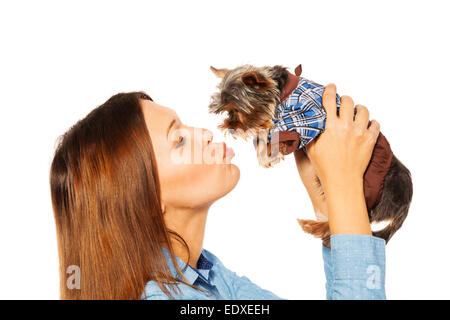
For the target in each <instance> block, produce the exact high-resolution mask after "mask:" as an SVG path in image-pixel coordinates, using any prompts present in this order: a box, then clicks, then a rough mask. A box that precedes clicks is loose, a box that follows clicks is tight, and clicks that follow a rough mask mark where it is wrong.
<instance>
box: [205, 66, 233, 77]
mask: <svg viewBox="0 0 450 320" xmlns="http://www.w3.org/2000/svg"><path fill="white" fill-rule="evenodd" d="M209 68H210V69H211V71H212V72H214V74H215V75H216V76H218V77H219V78H223V77H225V75H226V74H227V73H228V71H230V70H228V69H216V68H214V67H213V66H210V67H209Z"/></svg>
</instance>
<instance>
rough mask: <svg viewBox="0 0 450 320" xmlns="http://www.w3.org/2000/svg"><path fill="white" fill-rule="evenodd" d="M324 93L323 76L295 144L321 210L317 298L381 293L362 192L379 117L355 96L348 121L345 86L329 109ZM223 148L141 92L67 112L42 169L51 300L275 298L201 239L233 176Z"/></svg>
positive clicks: (377, 244)
mask: <svg viewBox="0 0 450 320" xmlns="http://www.w3.org/2000/svg"><path fill="white" fill-rule="evenodd" d="M335 96H336V87H335V86H334V85H329V86H327V88H326V90H325V92H324V96H323V105H324V107H325V109H326V111H327V115H328V118H327V126H326V130H325V131H324V132H323V133H322V134H321V136H320V137H319V138H318V139H316V140H315V141H313V142H312V143H310V144H309V145H308V149H307V154H305V153H304V152H303V151H298V152H296V154H295V159H296V163H297V167H298V169H299V173H300V177H301V180H302V181H303V183H304V185H305V187H306V189H307V191H308V194H309V196H310V198H311V201H312V203H313V206H314V208H315V211H316V213H317V215H320V217H321V216H322V215H326V216H328V218H329V224H330V230H331V233H332V235H331V249H328V248H327V247H325V246H323V247H322V251H323V258H324V264H325V273H326V279H327V284H326V288H327V298H328V299H384V298H385V290H384V274H385V252H384V250H385V241H384V240H383V239H381V238H377V237H374V236H372V233H371V229H370V223H369V219H368V214H367V209H366V206H365V200H364V194H363V174H364V171H365V169H366V167H367V165H368V163H369V160H370V157H371V153H372V150H373V147H374V145H375V141H376V139H377V136H378V133H379V124H378V123H377V122H376V121H374V120H373V121H370V122H369V112H368V110H367V109H366V108H365V107H363V106H361V105H357V106H356V109H357V115H356V117H355V119H353V109H354V104H353V101H352V99H351V98H350V97H348V96H344V97H342V100H341V103H342V105H341V109H340V114H339V116H337V115H336V102H335ZM232 157H233V152H232V150H230V149H229V148H227V147H226V145H225V144H224V143H215V142H213V135H212V133H211V132H210V131H208V130H205V129H199V128H193V127H189V126H187V125H186V124H184V123H182V122H181V120H180V119H179V118H178V116H177V114H176V112H175V111H174V110H171V109H169V108H166V107H164V106H161V105H158V104H156V103H155V102H153V101H152V100H151V98H150V97H149V96H147V95H146V94H145V93H142V92H132V93H121V94H117V95H115V96H113V97H111V98H110V99H109V100H108V101H106V102H105V103H104V104H103V105H101V106H99V107H97V108H96V109H94V110H93V111H92V112H90V113H89V114H88V115H87V116H86V117H85V118H84V119H82V120H80V121H78V122H77V123H76V124H75V125H74V126H72V127H71V128H70V129H69V130H68V131H67V132H66V133H65V134H64V135H63V136H62V137H61V139H60V141H59V144H58V147H57V149H56V151H55V155H54V159H53V161H52V165H51V172H50V186H51V196H52V205H53V211H54V216H55V222H56V227H57V236H58V250H59V259H60V280H61V288H60V290H61V298H62V299H140V298H145V299H170V298H174V299H280V297H278V296H277V295H275V294H274V293H272V292H270V291H267V290H264V289H262V288H260V287H259V286H257V285H256V284H254V283H252V282H251V281H250V280H249V279H248V278H247V277H245V276H244V277H239V276H237V275H236V273H235V272H233V271H230V270H229V269H227V268H226V267H225V266H224V265H223V264H222V263H221V261H220V259H219V258H217V257H216V256H215V255H214V254H212V253H211V252H209V251H207V250H205V249H203V247H202V244H203V237H204V230H205V223H206V218H207V214H208V211H209V208H210V207H211V205H212V204H213V203H214V202H215V201H216V200H217V199H219V198H221V197H223V196H225V195H226V194H227V193H228V192H230V191H231V190H232V189H233V188H234V186H235V185H236V184H237V182H238V180H239V169H238V167H237V166H236V165H234V164H232V163H230V160H231V158H232ZM186 160H187V161H186ZM316 175H317V176H318V177H319V179H320V181H321V185H322V187H323V190H322V187H320V186H318V185H317V184H316V183H315V176H316ZM323 193H324V195H325V196H323ZM325 199H326V200H325ZM320 217H319V216H318V218H320ZM299 232H300V229H299ZM293 249H294V248H293ZM73 266H76V267H77V268H78V269H77V270H79V271H80V275H79V277H80V279H79V280H80V281H79V283H80V285H79V286H75V287H74V286H71V285H69V280H68V277H69V275H70V274H69V273H70V272H69V271H68V270H74V269H73ZM68 272H69V273H68Z"/></svg>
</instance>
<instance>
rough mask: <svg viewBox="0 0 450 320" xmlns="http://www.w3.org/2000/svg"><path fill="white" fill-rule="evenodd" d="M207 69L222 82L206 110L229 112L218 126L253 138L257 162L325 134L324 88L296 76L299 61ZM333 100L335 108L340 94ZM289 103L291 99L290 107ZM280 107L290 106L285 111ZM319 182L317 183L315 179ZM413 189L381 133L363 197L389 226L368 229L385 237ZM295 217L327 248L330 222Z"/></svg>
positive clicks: (268, 161) (375, 217) (269, 161)
mask: <svg viewBox="0 0 450 320" xmlns="http://www.w3.org/2000/svg"><path fill="white" fill-rule="evenodd" d="M211 70H212V71H213V72H214V73H215V74H216V75H217V76H218V77H220V78H222V81H221V82H220V84H219V85H218V88H219V92H217V93H215V94H213V96H212V97H211V103H210V105H209V112H211V113H214V114H222V113H227V117H226V118H225V119H224V121H223V123H222V124H221V125H219V128H220V129H222V130H226V133H227V132H228V133H231V134H232V135H233V136H234V137H235V136H240V137H242V138H244V139H247V138H248V137H253V138H254V143H255V147H256V151H257V157H258V161H259V164H260V165H262V166H264V167H271V166H273V165H274V164H276V163H278V162H279V161H280V159H284V156H285V155H287V154H289V153H291V152H293V151H294V150H297V149H303V150H305V151H306V148H304V146H305V145H306V144H307V143H308V142H309V141H310V140H311V139H313V138H315V137H316V136H318V135H319V134H320V133H321V132H323V130H324V128H325V127H324V125H325V121H324V120H325V118H326V114H325V112H324V108H323V107H322V104H321V93H322V92H323V86H321V85H319V84H316V83H314V82H312V81H310V80H307V79H304V78H302V77H300V74H301V71H302V70H301V65H299V66H298V67H297V68H296V69H295V74H296V75H293V74H291V73H290V72H289V71H288V70H287V68H285V67H282V66H274V67H269V66H265V67H255V66H252V65H243V66H239V67H237V68H235V69H232V70H229V69H216V68H214V67H211ZM336 100H337V104H338V106H339V105H340V101H339V96H338V95H337V98H336ZM287 101H290V102H292V101H293V102H292V104H291V105H289V104H286V103H285V102H287ZM302 101H303V102H302ZM280 106H283V107H284V108H287V107H288V109H287V111H286V110H283V109H282V108H280ZM286 106H287V107H286ZM299 106H300V107H299ZM313 111H314V112H313ZM311 112H312V113H311ZM338 112H339V109H338ZM308 114H309V116H306V115H308ZM305 124H306V125H305ZM317 182H318V183H319V184H320V180H319V178H318V177H317ZM412 193H413V188H412V180H411V174H410V172H409V170H408V169H407V168H406V167H405V166H404V165H403V164H402V163H401V162H400V161H399V160H398V159H397V158H396V157H395V156H394V155H393V153H392V151H391V149H390V145H389V143H388V141H387V140H386V138H385V137H384V136H383V135H382V134H381V133H380V134H379V137H378V140H377V142H376V145H375V147H374V151H373V154H372V158H371V161H370V163H369V166H368V168H367V169H366V172H365V174H364V196H365V199H366V205H367V210H368V213H369V219H370V222H371V223H372V222H383V221H384V222H386V221H388V222H389V224H388V225H387V226H386V227H385V228H384V229H382V230H379V231H374V232H372V233H373V235H374V236H376V237H380V238H383V239H385V241H386V243H387V242H388V241H389V239H390V238H391V237H392V235H393V234H394V233H395V232H396V231H397V230H398V229H399V228H400V227H401V226H402V224H403V221H404V220H405V218H406V216H407V214H408V210H409V207H410V203H411V199H412ZM298 221H299V223H300V225H301V226H302V228H303V230H304V231H305V232H307V233H310V234H312V235H314V236H316V237H318V238H321V239H322V241H323V243H324V245H326V246H327V247H330V229H329V225H328V221H315V220H298Z"/></svg>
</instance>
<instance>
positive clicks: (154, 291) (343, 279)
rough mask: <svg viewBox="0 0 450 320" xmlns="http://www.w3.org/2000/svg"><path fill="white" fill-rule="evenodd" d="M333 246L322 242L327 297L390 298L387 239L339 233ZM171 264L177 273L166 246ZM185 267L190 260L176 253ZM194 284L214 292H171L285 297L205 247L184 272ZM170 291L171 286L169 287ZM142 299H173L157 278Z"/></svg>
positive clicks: (188, 296)
mask: <svg viewBox="0 0 450 320" xmlns="http://www.w3.org/2000/svg"><path fill="white" fill-rule="evenodd" d="M330 244H331V249H329V248H327V247H325V246H324V245H322V256H323V261H324V270H325V277H326V284H325V287H326V298H327V299H328V300H337V299H346V300H350V299H364V300H375V299H386V294H385V289H384V280H385V245H386V242H385V240H384V239H381V238H378V237H374V236H371V235H358V234H337V235H331V237H330ZM164 253H165V255H166V259H167V263H168V265H169V268H170V270H171V272H172V274H173V275H174V276H175V277H177V278H178V279H181V277H180V276H179V275H177V272H176V269H175V268H174V266H173V264H172V261H171V259H170V255H169V252H168V251H167V250H166V249H165V248H164ZM176 261H177V263H178V265H179V267H180V269H181V270H183V268H184V267H185V265H186V263H185V262H183V261H182V260H181V259H180V258H179V257H177V256H176ZM183 274H184V276H185V277H186V279H187V280H188V282H189V283H190V284H194V285H196V286H198V287H201V288H203V289H206V290H208V291H209V292H211V293H212V294H213V295H212V296H207V295H206V294H205V293H203V292H201V291H199V290H196V289H194V288H191V287H189V286H187V285H185V284H179V288H180V289H181V290H182V293H181V294H180V293H177V292H174V291H171V293H172V294H173V295H174V298H175V299H189V300H204V299H218V300H233V299H240V300H245V299H248V300H256V299H260V300H266V299H270V300H279V299H283V298H280V297H279V296H277V295H275V294H274V293H272V292H270V291H268V290H265V289H263V288H260V287H259V286H258V285H256V284H254V283H253V282H252V281H251V280H250V279H249V278H247V277H245V276H239V275H237V274H236V273H235V272H233V271H231V270H229V269H228V268H226V267H225V266H224V265H223V264H222V262H221V261H220V260H219V258H217V257H216V256H215V255H214V254H212V253H211V252H209V251H208V250H206V249H202V252H201V254H200V257H199V260H198V262H197V268H192V267H191V266H189V265H188V266H187V268H186V269H185V271H184V272H183ZM168 289H169V290H170V287H168ZM142 299H149V300H152V299H160V300H161V299H163V300H164V299H169V297H168V296H167V295H166V294H165V293H164V292H163V291H162V290H161V289H160V288H159V286H158V284H157V283H156V282H155V281H149V282H148V283H147V284H146V286H145V293H144V294H143V295H142Z"/></svg>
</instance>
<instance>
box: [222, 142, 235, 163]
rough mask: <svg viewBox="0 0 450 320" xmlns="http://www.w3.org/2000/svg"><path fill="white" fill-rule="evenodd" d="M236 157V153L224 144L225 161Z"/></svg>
mask: <svg viewBox="0 0 450 320" xmlns="http://www.w3.org/2000/svg"><path fill="white" fill-rule="evenodd" d="M233 157H234V151H233V149H232V148H230V147H227V145H226V144H225V143H224V144H223V159H224V160H225V159H230V160H231V159H232V158H233Z"/></svg>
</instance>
